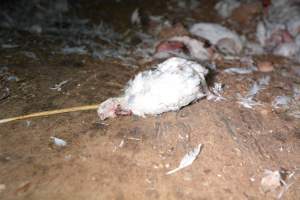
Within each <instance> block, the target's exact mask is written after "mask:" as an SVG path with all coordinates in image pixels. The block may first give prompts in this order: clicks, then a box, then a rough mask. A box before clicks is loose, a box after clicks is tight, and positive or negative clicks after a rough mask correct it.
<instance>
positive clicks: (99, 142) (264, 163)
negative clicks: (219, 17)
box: [0, 36, 300, 200]
mask: <svg viewBox="0 0 300 200" xmlns="http://www.w3.org/2000/svg"><path fill="white" fill-rule="evenodd" d="M28 37H29V36H28ZM54 46H55V44H54ZM32 48H33V50H32V51H35V52H36V54H37V55H38V56H39V57H40V59H39V60H38V61H30V60H28V59H26V58H24V57H22V56H21V54H20V53H18V52H16V51H15V50H14V49H8V50H5V51H3V52H2V54H1V55H0V61H1V64H3V65H9V71H8V72H7V73H9V74H11V75H15V76H17V77H18V78H19V79H20V80H18V81H16V82H14V81H11V82H9V83H7V84H8V86H9V88H10V93H11V94H10V96H9V97H8V98H6V99H3V100H1V101H0V110H1V112H0V118H6V117H10V116H16V115H21V114H25V113H31V112H37V111H44V110H52V109H57V108H67V107H71V106H79V105H87V104H93V103H99V102H101V101H103V100H105V99H107V98H108V97H111V96H116V95H118V94H120V93H121V89H122V88H123V86H124V84H125V83H126V82H127V81H128V80H129V79H130V77H132V76H133V75H134V74H136V72H137V70H139V69H132V68H129V67H125V66H122V65H117V64H111V63H109V62H105V61H104V62H100V61H96V60H92V59H91V58H89V57H85V56H65V57H61V56H52V57H51V56H49V54H47V49H46V50H45V51H44V52H43V51H40V49H34V47H32ZM49 48H50V47H49ZM1 51H2V50H1ZM49 51H50V50H49ZM260 59H267V60H272V61H273V62H275V70H274V71H273V72H270V73H268V75H270V76H271V82H270V85H269V86H268V87H267V89H266V90H264V91H263V92H261V94H260V95H259V96H258V99H259V100H260V101H262V102H263V103H264V105H263V106H257V107H255V109H246V108H243V107H241V106H239V104H238V103H237V102H236V99H235V96H236V93H237V92H240V93H245V92H246V91H247V90H248V88H249V87H250V85H251V82H250V81H249V80H251V79H254V80H257V79H258V78H260V77H262V76H263V75H266V74H264V73H260V72H256V73H254V74H250V75H249V74H248V75H228V74H224V73H223V72H222V70H221V68H222V67H220V70H219V73H218V74H216V75H215V76H214V81H218V82H222V83H224V84H225V85H226V87H225V93H224V97H226V98H227V100H226V101H221V102H213V101H207V100H201V101H199V102H196V103H194V104H192V105H190V106H187V107H185V108H183V109H182V110H180V111H178V112H171V113H165V114H163V115H160V116H156V117H147V118H144V119H143V118H138V117H134V116H128V117H119V118H117V119H112V120H108V121H105V122H101V121H100V120H99V119H98V117H97V115H96V112H95V111H87V112H75V113H69V114H63V115H55V116H51V117H45V118H38V119H30V120H29V121H26V120H25V121H18V122H12V123H8V124H1V125H0V186H1V187H3V186H4V185H5V189H3V188H2V189H0V199H6V200H9V199H90V200H93V199H118V200H121V199H178V200H179V199H180V200H181V199H189V200H190V199H195V200H196V199H197V200H198V199H273V198H274V196H276V195H277V194H278V192H268V193H264V192H263V191H262V189H261V187H260V181H261V178H262V176H263V172H264V170H265V169H270V170H278V169H280V168H284V169H287V170H290V171H294V172H295V175H294V176H293V177H292V178H291V179H290V180H289V181H288V183H292V185H291V186H290V187H289V189H288V190H287V191H286V192H285V193H284V196H283V198H284V199H300V179H299V173H300V171H299V166H300V156H299V152H300V122H299V119H296V118H293V117H290V116H289V115H288V113H289V111H286V110H279V111H275V110H272V107H271V105H270V104H271V101H272V99H273V98H274V97H275V96H277V95H282V94H287V95H291V93H290V92H289V91H291V86H292V84H293V83H298V84H299V83H300V80H299V77H297V76H295V75H294V74H293V73H294V72H293V70H292V68H291V62H290V61H282V59H281V58H279V59H278V58H271V57H267V58H264V57H263V58H260ZM83 60H84V61H83ZM116 72H117V73H116ZM283 74H285V76H283ZM63 80H69V82H68V83H67V84H66V85H65V86H63V89H62V91H60V92H58V91H54V90H50V89H49V88H50V87H53V86H54V84H56V83H59V82H61V81H63ZM0 81H1V79H0ZM51 136H56V137H59V138H62V139H64V140H65V141H67V143H68V144H67V146H66V147H64V148H58V147H56V146H54V145H53V144H52V142H51V140H50V137H51ZM199 143H201V144H203V145H204V147H203V149H202V152H201V154H200V155H199V157H198V158H197V160H196V161H194V163H193V164H192V165H191V166H189V167H187V168H185V169H183V170H181V171H179V172H177V173H175V174H172V175H166V174H165V173H166V172H167V171H169V170H171V169H173V168H175V167H176V166H177V165H178V164H179V162H180V160H181V159H182V157H183V156H184V155H185V154H186V153H187V152H189V151H190V150H191V149H192V148H194V147H195V146H196V145H198V144H199ZM1 184H2V185H1Z"/></svg>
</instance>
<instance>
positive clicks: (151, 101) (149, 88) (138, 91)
mask: <svg viewBox="0 0 300 200" xmlns="http://www.w3.org/2000/svg"><path fill="white" fill-rule="evenodd" d="M207 73H208V70H207V69H206V68H204V67H203V66H201V65H200V64H198V63H196V62H193V61H189V60H186V59H184V58H179V57H172V58H169V59H167V60H166V61H164V62H162V63H160V64H159V65H158V66H157V67H156V68H155V69H152V70H147V71H144V72H141V73H139V74H137V75H136V76H135V77H134V78H133V79H132V80H130V81H129V82H128V85H127V87H126V89H125V91H124V94H123V95H121V96H120V97H115V98H110V99H108V100H106V101H104V102H103V103H101V104H100V106H99V108H98V115H99V117H100V119H102V120H104V119H106V118H109V117H111V118H113V117H116V116H117V115H122V114H134V115H137V116H142V117H144V116H145V115H157V114H161V113H164V112H168V111H177V110H179V109H180V108H181V107H183V106H186V105H188V104H190V103H191V102H193V101H195V100H197V99H200V98H202V97H204V96H206V95H207V94H208V89H207V85H206V81H205V75H206V74H207Z"/></svg>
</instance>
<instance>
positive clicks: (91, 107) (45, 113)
mask: <svg viewBox="0 0 300 200" xmlns="http://www.w3.org/2000/svg"><path fill="white" fill-rule="evenodd" d="M98 106H99V104H95V105H87V106H77V107H72V108H64V109H58V110H50V111H43V112H37V113H32V114H29V115H22V116H18V117H12V118H7V119H1V120H0V124H4V123H7V122H12V121H17V120H23V119H30V118H34V117H44V116H49V115H56V114H61V113H70V112H76V111H85V110H96V109H97V108H98Z"/></svg>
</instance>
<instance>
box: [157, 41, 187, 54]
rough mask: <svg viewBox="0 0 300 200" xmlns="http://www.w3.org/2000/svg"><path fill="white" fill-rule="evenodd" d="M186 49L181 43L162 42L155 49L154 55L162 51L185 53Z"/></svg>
mask: <svg viewBox="0 0 300 200" xmlns="http://www.w3.org/2000/svg"><path fill="white" fill-rule="evenodd" d="M186 49H187V48H186V46H185V45H184V44H183V43H182V42H177V41H163V42H161V43H159V44H158V45H157V47H156V53H158V52H164V51H180V50H181V51H185V50H186Z"/></svg>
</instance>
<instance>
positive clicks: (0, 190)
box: [0, 184, 6, 193]
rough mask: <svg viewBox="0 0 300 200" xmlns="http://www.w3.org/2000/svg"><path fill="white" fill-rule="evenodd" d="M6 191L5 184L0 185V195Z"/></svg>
mask: <svg viewBox="0 0 300 200" xmlns="http://www.w3.org/2000/svg"><path fill="white" fill-rule="evenodd" d="M5 189H6V185H5V184H0V193H1V192H3V191H4V190H5Z"/></svg>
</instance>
